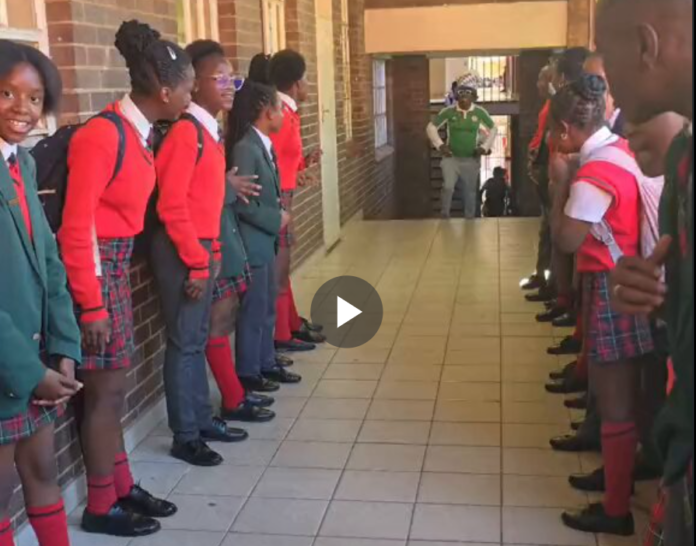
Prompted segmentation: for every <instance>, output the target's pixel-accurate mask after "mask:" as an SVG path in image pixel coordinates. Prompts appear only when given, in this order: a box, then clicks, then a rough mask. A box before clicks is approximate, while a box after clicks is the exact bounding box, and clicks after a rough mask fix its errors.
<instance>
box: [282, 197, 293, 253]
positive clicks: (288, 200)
mask: <svg viewBox="0 0 696 546" xmlns="http://www.w3.org/2000/svg"><path fill="white" fill-rule="evenodd" d="M294 195H295V192H294V191H283V192H281V193H280V206H281V207H283V210H286V211H288V212H292V199H293V197H294ZM294 244H295V234H294V232H293V229H292V223H291V224H290V225H289V226H288V227H286V228H284V229H281V230H280V241H279V245H280V247H281V248H290V247H292V246H293V245H294Z"/></svg>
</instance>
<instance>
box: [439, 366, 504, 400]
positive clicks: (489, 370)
mask: <svg viewBox="0 0 696 546" xmlns="http://www.w3.org/2000/svg"><path fill="white" fill-rule="evenodd" d="M442 381H443V384H442V388H441V389H440V397H443V396H444V393H445V392H448V393H451V395H452V396H457V394H456V393H457V390H460V389H462V388H463V387H462V385H472V386H474V387H477V388H480V389H481V392H484V391H485V392H486V397H485V398H483V399H484V400H491V401H494V402H500V399H501V386H500V368H499V367H498V366H495V365H485V366H445V369H444V371H443V373H442ZM493 393H495V394H493ZM462 394H466V395H468V396H471V394H470V391H467V390H466V389H465V388H464V390H463V392H462ZM448 396H449V395H448ZM490 396H495V397H494V398H489V397H490ZM479 399H480V398H477V397H475V395H474V397H473V398H471V397H469V398H452V400H479Z"/></svg>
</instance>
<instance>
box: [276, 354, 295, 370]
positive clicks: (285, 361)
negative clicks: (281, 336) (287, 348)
mask: <svg viewBox="0 0 696 546" xmlns="http://www.w3.org/2000/svg"><path fill="white" fill-rule="evenodd" d="M275 363H276V364H277V365H278V366H282V367H283V368H289V367H290V366H293V365H294V364H295V361H294V360H293V359H292V358H290V357H289V356H286V355H282V354H280V353H276V355H275Z"/></svg>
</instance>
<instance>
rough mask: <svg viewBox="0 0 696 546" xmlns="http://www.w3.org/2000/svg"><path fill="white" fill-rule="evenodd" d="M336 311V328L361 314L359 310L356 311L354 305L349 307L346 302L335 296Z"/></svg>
mask: <svg viewBox="0 0 696 546" xmlns="http://www.w3.org/2000/svg"><path fill="white" fill-rule="evenodd" d="M336 311H337V321H336V327H337V328H340V327H341V326H343V325H344V324H345V323H346V322H350V321H351V320H353V319H354V318H355V317H357V316H358V315H361V314H362V311H361V310H360V309H358V308H357V307H355V306H354V305H351V304H350V303H348V302H347V301H346V300H344V299H343V298H340V297H338V296H336Z"/></svg>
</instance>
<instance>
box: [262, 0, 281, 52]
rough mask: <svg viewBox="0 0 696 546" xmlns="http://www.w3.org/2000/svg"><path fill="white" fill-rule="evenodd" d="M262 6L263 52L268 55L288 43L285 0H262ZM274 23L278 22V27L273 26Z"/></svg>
mask: <svg viewBox="0 0 696 546" xmlns="http://www.w3.org/2000/svg"><path fill="white" fill-rule="evenodd" d="M261 8H262V9H261V11H262V13H261V17H262V19H261V20H262V23H263V25H262V26H263V52H264V53H265V54H266V55H272V54H274V53H277V52H278V51H280V50H282V49H285V46H286V43H287V29H286V26H285V0H262V2H261ZM276 16H277V17H276ZM273 23H275V24H276V27H277V28H274V27H273V26H272V25H273ZM276 42H277V43H276Z"/></svg>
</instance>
